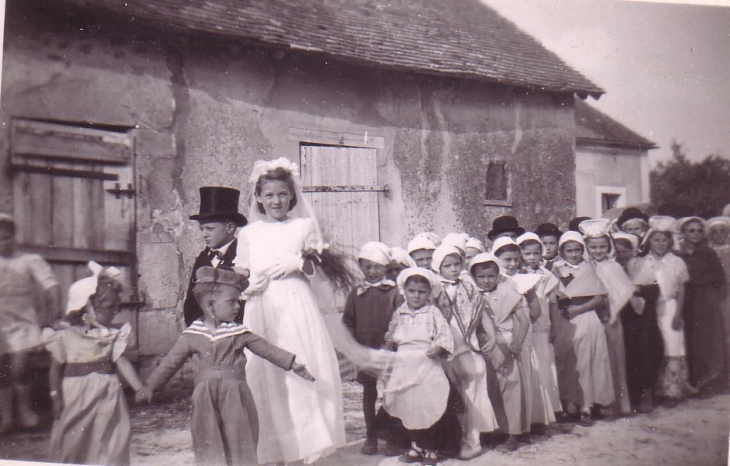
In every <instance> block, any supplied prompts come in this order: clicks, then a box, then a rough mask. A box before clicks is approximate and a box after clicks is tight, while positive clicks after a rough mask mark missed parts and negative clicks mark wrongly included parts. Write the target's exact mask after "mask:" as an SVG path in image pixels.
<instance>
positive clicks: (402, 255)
mask: <svg viewBox="0 0 730 466" xmlns="http://www.w3.org/2000/svg"><path fill="white" fill-rule="evenodd" d="M390 260H391V261H392V262H397V263H398V264H401V265H404V266H406V267H418V265H417V264H416V261H414V260H413V258H412V257H411V256H410V255H409V254H408V251H406V250H405V249H403V248H400V247H397V246H396V247H393V248H390Z"/></svg>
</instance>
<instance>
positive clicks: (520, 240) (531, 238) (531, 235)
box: [515, 231, 545, 254]
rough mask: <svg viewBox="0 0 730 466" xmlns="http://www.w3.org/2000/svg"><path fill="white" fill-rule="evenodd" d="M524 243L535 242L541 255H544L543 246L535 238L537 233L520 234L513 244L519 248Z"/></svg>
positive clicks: (537, 238)
mask: <svg viewBox="0 0 730 466" xmlns="http://www.w3.org/2000/svg"><path fill="white" fill-rule="evenodd" d="M525 241H537V243H538V244H539V245H540V250H541V251H542V252H541V254H545V245H544V244H542V241H541V240H540V237H539V236H537V233H533V232H531V231H528V232H527V233H522V234H521V235H520V236H518V237H517V239H516V240H515V243H517V246H519V247H520V248H521V247H522V243H524V242H525Z"/></svg>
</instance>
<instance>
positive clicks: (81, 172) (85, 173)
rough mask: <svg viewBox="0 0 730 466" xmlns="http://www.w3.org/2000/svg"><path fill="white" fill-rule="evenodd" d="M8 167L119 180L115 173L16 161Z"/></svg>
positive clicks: (15, 169)
mask: <svg viewBox="0 0 730 466" xmlns="http://www.w3.org/2000/svg"><path fill="white" fill-rule="evenodd" d="M10 168H11V170H13V171H16V172H26V173H40V174H42V175H52V176H68V177H71V178H97V179H100V180H109V181H117V180H119V175H117V174H115V173H104V172H94V171H89V170H69V169H65V168H55V167H52V166H45V167H43V166H38V165H27V164H18V163H11V164H10Z"/></svg>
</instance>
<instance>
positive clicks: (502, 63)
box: [70, 0, 604, 97]
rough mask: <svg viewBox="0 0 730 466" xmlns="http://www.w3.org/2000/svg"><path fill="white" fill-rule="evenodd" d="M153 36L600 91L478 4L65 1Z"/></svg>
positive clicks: (412, 0) (445, 0)
mask: <svg viewBox="0 0 730 466" xmlns="http://www.w3.org/2000/svg"><path fill="white" fill-rule="evenodd" d="M70 1H71V2H73V3H76V4H82V5H84V6H85V7H86V8H90V9H91V8H94V9H96V8H103V9H106V10H109V11H112V12H113V13H114V14H123V15H128V16H133V17H135V18H136V19H147V20H151V21H154V24H157V25H159V26H160V27H165V28H168V27H172V28H174V29H177V30H182V31H189V32H193V31H195V32H205V33H212V34H217V35H223V36H228V37H237V38H245V39H250V40H257V41H262V42H266V43H269V44H274V45H276V46H282V47H286V48H292V49H303V50H308V51H312V52H320V53H324V54H328V55H332V56H336V57H339V58H341V59H346V60H352V61H356V62H361V63H363V64H369V65H371V66H379V67H386V68H395V69H401V70H403V69H407V70H414V71H417V72H422V73H428V74H438V75H451V76H462V77H471V78H475V79H484V80H489V81H492V82H499V83H505V84H510V85H516V86H520V87H527V88H532V89H545V90H548V91H558V92H575V93H577V94H579V95H581V96H585V95H588V94H590V95H593V96H594V97H597V96H599V95H600V94H602V93H603V92H604V91H603V90H602V89H601V88H600V87H598V86H596V85H595V84H593V83H592V82H590V81H589V80H588V79H587V78H585V77H584V76H582V75H581V74H580V73H578V72H577V71H575V70H573V69H572V68H570V67H569V66H568V65H566V64H565V63H563V61H562V60H560V58H558V57H557V56H556V55H555V54H553V53H552V52H550V51H548V50H546V49H545V48H544V47H543V46H542V45H541V44H539V43H538V42H537V41H536V40H535V39H533V38H532V37H530V36H529V35H527V34H525V33H523V32H522V31H520V30H519V29H518V28H517V27H516V26H515V25H514V24H512V23H511V22H510V21H508V20H506V19H505V18H503V17H501V16H500V15H499V14H497V13H496V12H495V11H494V10H492V9H491V8H489V7H488V6H486V5H484V4H482V3H480V2H479V1H478V0H300V1H293V0H70Z"/></svg>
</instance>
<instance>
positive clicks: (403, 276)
mask: <svg viewBox="0 0 730 466" xmlns="http://www.w3.org/2000/svg"><path fill="white" fill-rule="evenodd" d="M414 275H419V276H421V277H424V278H425V279H426V280H428V282H429V283H430V284H431V294H430V296H429V298H430V299H436V298H437V297H438V296H439V295H440V294H441V279H440V278H439V277H438V275H436V274H435V273H433V272H431V271H430V270H428V269H424V268H423V267H410V268H407V269H403V270H402V271H401V273H400V274H398V278H397V279H396V282H397V283H398V291H400V294H402V295H403V296H405V286H406V281H407V280H408V279H409V278H410V277H413V276H414Z"/></svg>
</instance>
